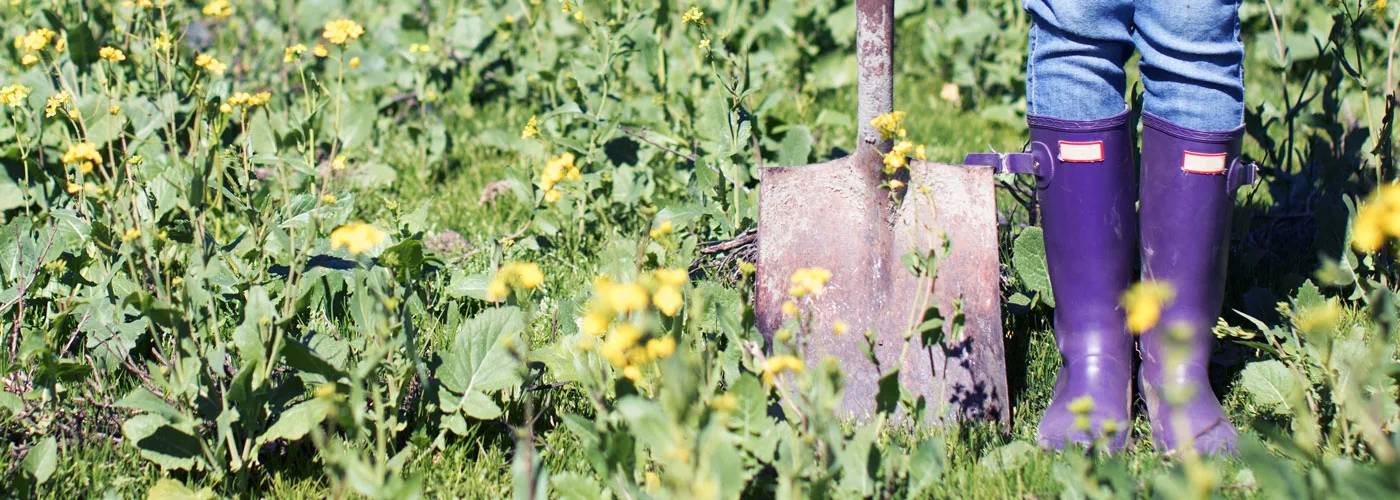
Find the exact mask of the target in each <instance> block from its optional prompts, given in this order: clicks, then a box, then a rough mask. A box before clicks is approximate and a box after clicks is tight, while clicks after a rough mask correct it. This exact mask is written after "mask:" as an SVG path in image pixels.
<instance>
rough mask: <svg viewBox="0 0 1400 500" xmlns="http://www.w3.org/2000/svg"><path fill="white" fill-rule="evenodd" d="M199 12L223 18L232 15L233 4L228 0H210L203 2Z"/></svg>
mask: <svg viewBox="0 0 1400 500" xmlns="http://www.w3.org/2000/svg"><path fill="white" fill-rule="evenodd" d="M200 12H201V13H203V14H204V15H206V16H209V17H212V18H215V19H223V18H225V17H228V16H231V15H233V6H232V5H229V3H228V0H212V1H210V2H209V3H206V4H204V8H203V9H201V10H200Z"/></svg>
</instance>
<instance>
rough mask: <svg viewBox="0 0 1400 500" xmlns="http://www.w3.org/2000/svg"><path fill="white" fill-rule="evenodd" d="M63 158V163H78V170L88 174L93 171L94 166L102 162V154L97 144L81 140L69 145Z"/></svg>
mask: <svg viewBox="0 0 1400 500" xmlns="http://www.w3.org/2000/svg"><path fill="white" fill-rule="evenodd" d="M62 160H63V163H67V164H75V165H77V166H78V172H81V173H84V174H86V173H90V172H92V169H93V167H94V166H96V165H101V164H102V154H100V153H98V152H97V146H93V145H92V144H89V143H86V142H79V143H76V144H73V145H71V146H68V150H67V151H65V152H64V153H63V158H62Z"/></svg>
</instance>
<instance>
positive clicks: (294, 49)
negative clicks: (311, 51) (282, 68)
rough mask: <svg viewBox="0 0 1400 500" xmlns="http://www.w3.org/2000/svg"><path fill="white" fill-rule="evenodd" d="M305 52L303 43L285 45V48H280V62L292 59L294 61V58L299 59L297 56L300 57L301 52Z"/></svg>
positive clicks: (288, 61) (287, 61)
mask: <svg viewBox="0 0 1400 500" xmlns="http://www.w3.org/2000/svg"><path fill="white" fill-rule="evenodd" d="M305 53H306V45H305V44H300V43H298V44H296V45H292V46H290V47H287V48H285V49H282V62H284V63H290V62H292V61H295V60H297V59H299V58H300V57H301V55H302V54H305Z"/></svg>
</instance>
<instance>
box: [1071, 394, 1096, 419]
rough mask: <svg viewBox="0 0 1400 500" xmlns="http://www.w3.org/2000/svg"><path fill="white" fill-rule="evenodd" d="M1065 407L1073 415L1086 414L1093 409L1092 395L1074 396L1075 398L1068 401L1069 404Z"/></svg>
mask: <svg viewBox="0 0 1400 500" xmlns="http://www.w3.org/2000/svg"><path fill="white" fill-rule="evenodd" d="M1066 409H1068V410H1069V412H1070V413H1073V414H1075V415H1087V414H1089V413H1090V412H1092V411H1094V397H1093V396H1080V397H1078V398H1075V400H1073V401H1070V402H1069V406H1068V407H1067V408H1066Z"/></svg>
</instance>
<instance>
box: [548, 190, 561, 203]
mask: <svg viewBox="0 0 1400 500" xmlns="http://www.w3.org/2000/svg"><path fill="white" fill-rule="evenodd" d="M560 196H563V193H561V192H559V190H558V189H554V188H550V189H549V191H545V192H544V202H545V203H554V202H556V201H559V197H560Z"/></svg>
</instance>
